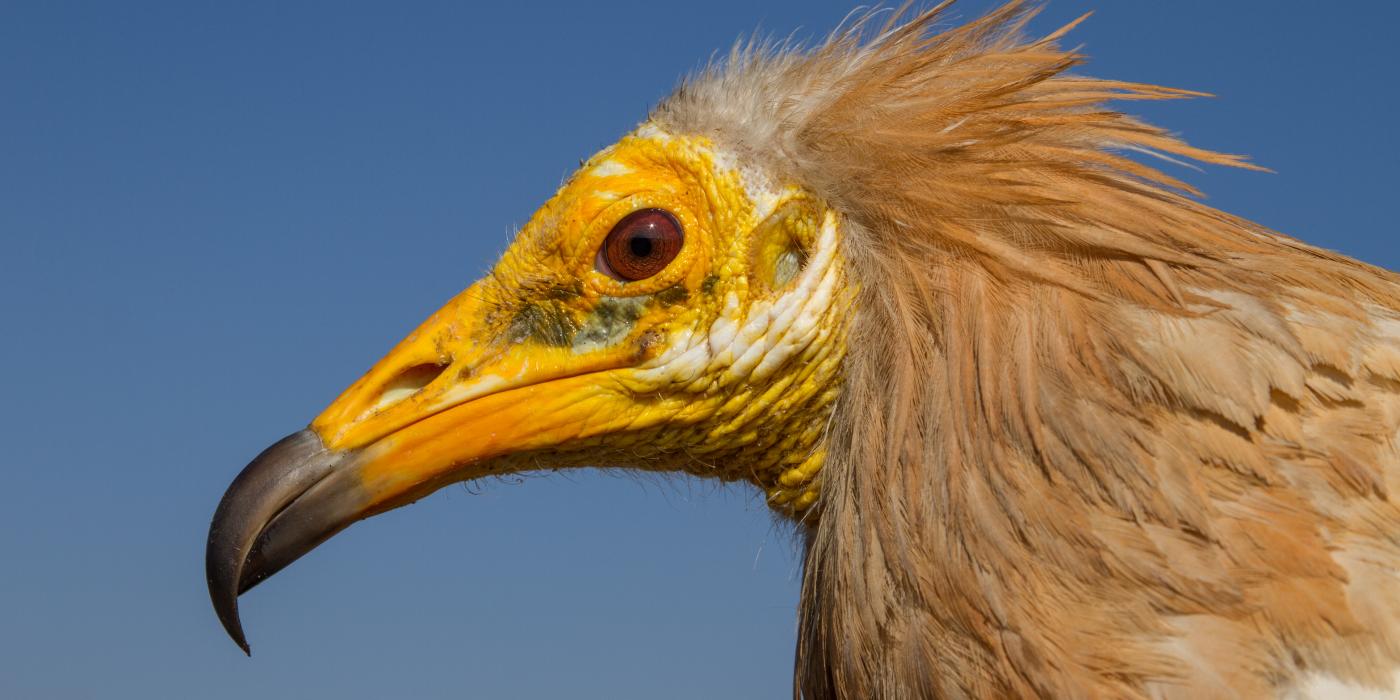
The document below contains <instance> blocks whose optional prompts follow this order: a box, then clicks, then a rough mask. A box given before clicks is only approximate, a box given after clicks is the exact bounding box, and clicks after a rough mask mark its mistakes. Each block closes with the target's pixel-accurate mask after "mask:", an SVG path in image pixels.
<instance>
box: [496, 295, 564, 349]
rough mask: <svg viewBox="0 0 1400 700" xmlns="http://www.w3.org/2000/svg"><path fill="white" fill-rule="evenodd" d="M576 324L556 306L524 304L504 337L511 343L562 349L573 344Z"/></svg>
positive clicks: (549, 304) (552, 304)
mask: <svg viewBox="0 0 1400 700" xmlns="http://www.w3.org/2000/svg"><path fill="white" fill-rule="evenodd" d="M576 333H578V324H577V323H575V322H574V318H573V316H572V315H570V314H569V312H568V311H566V310H565V309H563V308H562V307H561V306H559V305H558V304H554V303H545V304H537V303H534V302H526V303H525V305H523V306H521V307H520V308H519V309H518V310H517V311H516V312H515V316H514V317H513V318H511V321H510V328H509V329H508V330H507V331H506V336H507V337H508V338H510V341H511V342H513V343H520V342H524V341H526V340H532V341H534V342H536V343H539V344H541V345H548V346H550V347H556V348H564V347H568V346H570V345H572V344H573V342H574V335H575V334H576Z"/></svg>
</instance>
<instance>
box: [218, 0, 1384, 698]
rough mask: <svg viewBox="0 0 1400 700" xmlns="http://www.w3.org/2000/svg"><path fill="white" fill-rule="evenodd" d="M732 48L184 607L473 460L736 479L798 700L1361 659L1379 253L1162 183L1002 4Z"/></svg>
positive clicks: (371, 403)
mask: <svg viewBox="0 0 1400 700" xmlns="http://www.w3.org/2000/svg"><path fill="white" fill-rule="evenodd" d="M946 4H947V3H945V4H944V5H940V6H938V7H936V8H933V9H930V10H928V11H924V12H921V13H908V12H905V13H900V12H893V13H890V12H886V13H879V12H875V13H870V14H867V15H864V18H863V19H856V20H854V21H852V22H851V23H849V24H848V25H847V26H846V27H844V28H843V29H840V30H838V31H837V32H835V33H834V34H833V35H831V36H830V38H828V39H827V40H826V41H824V42H822V43H820V44H818V45H816V46H813V47H807V48H802V47H791V46H785V45H776V46H775V45H769V44H764V43H762V42H758V43H749V44H744V45H741V46H740V47H738V48H736V49H735V50H734V51H733V52H731V53H730V54H729V55H728V56H727V57H726V58H724V59H723V60H721V61H718V62H716V63H715V64H713V65H712V66H711V67H709V68H707V69H705V70H703V71H702V72H700V73H699V74H698V75H695V76H693V77H691V78H690V79H688V80H686V81H685V82H684V83H683V84H682V85H681V86H680V87H679V88H678V89H677V90H676V91H675V93H674V94H672V95H671V96H670V97H668V98H667V99H665V100H664V101H663V102H661V103H660V104H659V105H658V106H657V107H656V108H655V109H654V110H653V111H652V113H651V115H650V116H649V117H648V118H647V119H646V120H645V121H644V122H642V123H641V124H640V125H639V126H638V127H636V128H635V129H634V130H633V131H631V132H630V133H628V134H627V135H626V136H624V137H623V138H622V139H621V140H620V141H618V142H617V143H615V144H613V145H612V146H609V147H607V148H605V149H604V150H603V151H601V152H600V153H598V154H597V155H595V156H593V157H592V158H591V159H589V160H588V161H586V162H585V163H583V165H582V167H581V168H580V169H579V170H578V171H577V172H576V173H575V174H574V175H573V176H572V177H571V178H570V179H569V180H568V181H567V182H566V183H565V184H564V185H563V186H562V188H561V189H560V190H559V191H558V192H557V193H556V194H555V195H554V196H553V198H551V199H550V200H549V201H548V202H546V203H545V204H544V206H543V207H542V208H541V209H540V210H539V211H538V213H536V214H535V215H534V217H533V218H532V219H530V221H529V223H528V224H527V225H525V226H524V228H523V229H522V230H521V231H520V232H519V234H518V236H517V237H516V239H515V241H514V243H513V244H512V245H511V246H510V248H509V249H508V250H507V251H506V252H505V253H504V255H503V257H502V258H501V259H500V261H499V263H498V264H497V265H496V266H495V268H494V269H493V270H492V271H491V272H490V273H489V274H488V275H487V276H486V277H485V278H484V279H482V280H480V281H478V282H476V283H475V284H473V285H471V286H470V287H469V288H467V289H466V291H464V292H462V293H461V294H460V295H459V296H457V297H456V298H454V299H452V300H451V301H449V302H448V303H447V305H446V306H444V307H443V308H442V309H440V310H439V311H437V312H436V313H434V314H433V315H432V316H430V317H429V318H428V319H427V321H425V322H424V323H423V324H422V325H421V326H420V327H419V328H418V329H417V330H415V331H414V332H413V333H412V334H410V335H409V336H408V337H407V338H405V339H404V340H403V341H402V342H401V343H399V344H398V346H397V347H395V348H394V349H393V350H392V351H390V352H389V354H388V355H387V356H386V357H384V359H383V360H381V361H380V362H379V363H378V364H377V365H375V366H374V367H373V368H372V369H371V370H370V371H369V372H368V373H367V374H366V375H365V376H364V377H362V378H360V379H359V381H357V382H355V383H354V384H353V385H351V386H350V387H349V388H348V389H347V390H345V392H344V393H343V394H342V395H341V396H340V397H339V398H337V399H335V401H334V402H332V403H331V404H330V407H329V408H327V409H326V410H325V412H323V413H321V414H320V416H319V417H317V418H316V419H315V420H314V421H313V422H312V423H311V425H310V426H309V427H308V428H307V429H305V430H302V431H300V432H297V433H295V434H293V435H291V436H289V437H287V438H285V439H283V440H282V441H280V442H278V443H276V444H275V445H273V446H272V447H270V448H268V449H267V450H266V451H265V452H263V453H262V454H261V455H259V456H258V457H257V458H256V459H255V460H254V461H253V462H252V463H251V464H250V465H249V466H248V467H247V468H246V469H245V470H244V471H243V472H242V473H241V474H239V475H238V477H237V479H235V480H234V482H233V484H232V485H231V486H230V487H229V489H228V492H227V493H226V494H225V495H224V498H223V500H222V502H221V503H220V504H219V506H218V509H217V512H216V513H215V515H214V518H213V522H212V524H211V526H210V530H209V540H208V551H207V562H206V563H207V575H208V584H209V591H210V594H211V597H212V600H213V604H214V607H215V609H216V611H217V613H218V615H219V618H220V619H221V620H222V622H223V624H224V626H225V628H226V629H227V630H228V632H229V634H230V635H232V637H233V638H234V640H235V641H236V642H238V644H239V645H240V646H242V647H243V648H244V649H245V650H246V649H247V642H246V641H245V639H244V635H243V631H242V628H241V625H240V622H239V618H238V609H237V597H238V595H239V594H240V593H242V592H243V591H246V590H247V589H249V588H250V587H252V586H254V585H257V583H258V582H260V581H262V580H264V579H266V578H267V577H268V576H271V575H272V574H274V573H276V572H277V571H279V570H280V569H282V568H283V567H285V566H286V565H288V564H290V563H291V562H292V561H293V560H295V559H296V558H298V557H299V556H301V555H302V554H304V553H306V552H307V551H308V550H310V549H312V548H313V547H315V546H317V545H318V544H319V543H321V542H323V541H324V540H326V539H327V538H329V537H331V536H332V535H334V534H335V533H336V532H338V531H340V530H342V529H344V528H345V527H347V526H348V525H350V524H351V523H353V522H355V521H357V520H360V519H362V518H366V517H369V516H371V515H374V514H376V513H382V512H384V511H386V510H389V509H391V508H395V507H398V506H400V505H404V504H407V503H410V502H412V501H414V500H415V499H419V498H422V497H423V496H425V495H427V494H429V493H431V492H433V491H434V490H436V489H439V488H442V487H443V486H445V485H448V484H452V483H455V482H460V481H464V480H470V479H477V478H480V477H484V476H488V475H500V474H508V473H514V472H520V471H524V470H554V469H561V468H568V467H580V466H600V465H601V466H610V467H625V468H632V469H641V470H653V471H660V472H687V473H690V474H695V475H700V476H704V477H713V478H717V479H721V480H726V481H746V482H749V483H751V484H753V485H754V486H756V487H758V489H759V490H760V491H762V492H763V493H764V494H766V499H767V503H768V504H769V505H770V506H771V507H772V509H773V510H774V511H776V512H777V513H778V514H780V516H781V517H783V518H786V519H789V520H791V522H792V523H794V528H795V529H796V530H797V532H798V533H799V537H800V538H801V540H802V542H803V548H804V569H803V574H802V593H801V599H800V601H799V603H798V605H799V630H798V635H797V647H796V661H795V680H794V693H795V694H796V695H798V696H800V697H805V698H813V699H816V698H935V697H948V698H1001V697H1077V698H1089V697H1102V698H1212V697H1242V698H1265V697H1308V696H1323V695H1327V694H1329V693H1332V692H1341V691H1344V690H1350V691H1355V692H1358V693H1361V692H1374V693H1383V692H1387V691H1391V690H1394V689H1395V686H1394V685H1392V671H1393V670H1394V669H1397V668H1400V582H1398V581H1397V568H1396V567H1397V566H1400V510H1397V505H1396V501H1395V500H1392V499H1391V497H1390V496H1391V494H1392V493H1400V453H1397V449H1398V448H1400V445H1397V429H1400V278H1397V277H1396V276H1395V275H1394V274H1392V273H1390V272H1387V271H1385V270H1381V269H1377V268H1375V267H1371V266H1368V265H1366V264H1363V263H1360V262H1357V261H1355V260H1352V259H1349V258H1346V257H1344V256H1341V255H1338V254H1335V253H1332V252H1328V251H1325V250H1320V249H1318V248H1314V247H1312V246H1309V245H1305V244H1303V243H1300V242H1298V241H1296V240H1293V239H1291V238H1288V237H1285V236H1283V235H1280V234H1278V233H1275V232H1273V231H1270V230H1267V229H1265V228H1263V227H1261V226H1259V225H1257V224H1254V223H1251V222H1249V221H1246V220H1243V219H1240V218H1237V217H1234V216H1231V215H1229V214H1226V213H1224V212H1221V211H1218V210H1216V209H1213V208H1211V207H1209V206H1206V205H1204V204H1202V203H1201V202H1200V201H1199V200H1198V199H1197V198H1196V197H1195V194H1196V193H1195V191H1194V190H1193V189H1192V188H1191V186H1190V185H1188V184H1186V183H1184V182H1182V181H1179V180H1177V179H1175V178H1173V177H1171V176H1169V175H1166V174H1164V173H1163V172H1161V171H1160V170H1158V169H1156V168H1154V167H1151V166H1150V165H1147V164H1144V160H1143V159H1139V158H1138V157H1139V156H1142V155H1144V154H1147V155H1155V156H1159V157H1161V158H1163V159H1165V160H1168V161H1171V160H1195V161H1199V162H1204V163H1209V164H1217V165H1226V166H1238V167H1246V168H1249V167H1254V166H1251V165H1250V164H1249V163H1247V162H1246V161H1245V160H1244V159H1243V158H1241V157H1238V156H1234V155H1225V154H1221V153H1215V152H1211V151H1207V150H1202V149H1199V148H1195V147H1192V146H1190V145H1187V144H1186V143H1184V142H1182V141H1180V140H1178V139H1176V138H1174V137H1173V136H1171V135H1169V134H1168V133H1167V132H1165V131H1163V130H1161V129H1159V128H1157V127H1154V126H1151V125H1149V124H1146V123H1143V122H1142V121H1139V120H1137V119H1134V118H1132V117H1129V116H1125V115H1124V114H1122V113H1119V112H1116V111H1113V110H1112V109H1110V108H1109V107H1108V106H1106V103H1109V102H1113V101H1121V100H1166V99H1175V98H1181V97H1187V96H1191V95H1194V94H1196V93H1192V92H1188V91H1184V90H1177V89H1171V88H1164V87H1157V86H1153V85H1144V84H1138V83H1129V82H1120V81H1115V80H1098V79H1093V78H1088V77H1083V76H1081V75H1078V74H1076V73H1073V72H1071V70H1072V69H1073V68H1074V67H1075V66H1076V65H1077V64H1079V63H1080V62H1081V56H1080V55H1078V54H1077V53H1075V52H1074V51H1071V50H1066V49H1064V48H1061V47H1060V45H1059V41H1060V39H1061V38H1062V36H1063V35H1064V34H1065V33H1066V32H1067V31H1068V30H1069V29H1070V28H1071V27H1072V26H1073V25H1072V24H1071V25H1070V26H1067V27H1065V28H1063V29H1061V30H1059V31H1056V32H1054V33H1052V34H1050V35H1049V36H1044V37H1042V38H1033V37H1032V38H1028V37H1027V33H1026V31H1025V27H1026V24H1027V22H1028V21H1029V20H1030V18H1031V17H1032V16H1033V15H1034V13H1035V8H1034V7H1031V6H1029V5H1027V4H1025V3H1023V2H1020V1H1013V2H1010V3H1009V4H1007V5H1005V6H1003V7H1001V8H999V9H996V10H994V11H992V12H990V13H989V14H987V15H985V16H983V17H982V18H980V19H977V20H975V21H972V22H970V23H967V24H964V25H962V26H958V27H955V28H948V29H939V28H935V24H936V22H937V21H938V19H939V18H940V12H941V11H942V10H943V9H944V8H945V6H946Z"/></svg>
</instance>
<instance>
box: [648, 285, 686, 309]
mask: <svg viewBox="0 0 1400 700" xmlns="http://www.w3.org/2000/svg"><path fill="white" fill-rule="evenodd" d="M689 298H690V290H689V289H686V288H685V286H684V285H680V284H678V285H676V286H674V287H667V288H665V289H663V290H661V291H660V292H657V293H656V300H657V301H659V302H661V304H662V305H664V306H675V305H676V304H679V303H681V302H683V301H685V300H686V299H689Z"/></svg>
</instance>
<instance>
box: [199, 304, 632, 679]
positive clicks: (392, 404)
mask: <svg viewBox="0 0 1400 700" xmlns="http://www.w3.org/2000/svg"><path fill="white" fill-rule="evenodd" d="M477 296H478V295H475V294H473V290H471V289H468V290H467V291H466V292H464V293H463V294H461V295H459V296H458V297H457V298H456V299H454V300H453V301H451V302H449V303H448V305H447V306H445V307H444V308H443V309H442V310H441V311H439V312H438V313H437V314H434V315H433V316H432V317H431V318H429V319H428V320H427V321H426V322H425V323H424V324H423V325H422V326H421V327H420V328H419V329H418V330H417V331H415V332H414V333H413V334H411V335H409V337H408V338H407V339H405V340H404V341H403V342H401V343H400V344H399V346H398V347H396V348H395V349H394V350H393V351H391V352H390V353H389V355H388V356H386V357H385V358H384V359H382V360H381V361H380V362H379V363H378V364H376V365H375V367H374V368H372V369H371V370H370V371H369V372H368V373H367V374H366V375H365V376H364V377H363V378H361V379H360V380H359V381H358V382H356V383H355V384H354V385H352V386H351V387H350V388H349V389H347V390H346V391H345V393H343V394H342V395H341V396H340V397H339V398H337V399H336V400H335V401H334V402H333V403H332V404H331V405H330V406H329V407H328V408H327V409H326V410H325V412H323V413H322V414H321V415H320V416H319V417H317V419H316V420H315V421H313V422H312V424H311V426H310V427H309V428H307V429H306V430H302V431H300V432H297V433H293V434H292V435H289V436H287V437H285V438H283V439H282V440H280V441H278V442H277V443H276V444H274V445H272V446H271V447H269V448H267V450H265V451H264V452H263V453H262V454H260V455H258V457H257V458H256V459H254V460H253V461H252V463H250V464H249V465H248V466H247V467H246V468H245V469H244V470H243V472H242V473H240V474H239V475H238V477H237V478H236V479H234V481H233V483H232V485H230V486H229V488H228V491H227V492H226V493H225V494H224V497H223V500H222V501H221V502H220V503H219V506H218V509H217V510H216V512H215V513H214V519H213V521H212V522H211V523H210V526H209V540H208V544H207V548H206V550H205V572H206V575H207V578H208V584H209V595H210V598H211V599H212V601H213V604H214V610H215V611H216V612H217V613H218V616H219V620H220V621H221V622H222V623H223V626H224V629H225V630H227V631H228V633H229V636H230V637H232V638H233V640H234V641H235V642H237V643H238V645H239V647H241V648H242V649H243V651H244V652H248V651H249V647H248V642H247V640H246V638H245V637H244V634H243V629H242V625H241V623H240V621H239V617H238V596H239V595H240V594H242V593H243V592H244V591H247V590H248V589H250V588H252V587H253V586H255V585H257V584H258V583H259V582H261V581H263V580H265V579H267V578H268V577H270V576H272V575H273V574H275V573H277V572H278V571H280V570H281V569H282V568H283V567H285V566H287V565H288V564H290V563H292V562H293V561H295V560H296V559H297V558H298V557H300V556H302V555H303V554H306V553H307V552H309V551H311V550H312V549H313V548H315V547H316V546H317V545H319V544H321V543H322V542H324V541H326V540H327V539H329V538H330V537H331V536H333V535H335V534H336V533H338V532H340V531H341V530H343V529H345V528H346V527H349V526H350V525H351V524H353V523H354V522H356V521H358V520H361V519H364V518H367V517H369V516H371V515H375V514H377V513H382V512H384V511H386V510H390V509H393V508H397V507H399V506H401V505H406V504H408V503H411V502H413V501H415V500H417V499H419V498H422V497H424V496H426V495H428V494H430V493H432V492H433V491H436V490H437V489H439V488H441V487H443V486H445V485H447V484H450V483H454V482H457V481H464V480H468V479H473V478H477V477H480V476H484V475H488V474H493V473H496V474H499V473H504V472H509V471H512V470H513V467H512V466H511V464H521V463H526V462H525V461H524V459H522V461H520V462H514V463H512V462H510V460H508V459H502V458H508V457H512V456H521V455H526V454H529V453H533V454H530V456H529V457H528V463H529V464H537V463H540V460H547V459H548V458H549V456H550V455H552V454H557V453H559V452H560V451H561V450H562V449H563V448H565V447H566V446H567V445H568V444H569V443H571V442H574V441H577V440H579V439H582V438H588V437H592V436H597V435H604V434H608V433H613V432H617V431H619V430H622V429H624V428H627V427H629V426H631V425H635V419H634V416H632V415H631V414H630V413H629V412H628V411H627V410H625V408H626V401H625V399H623V398H622V396H621V394H620V392H619V389H618V384H617V383H616V382H609V381H605V380H604V379H603V377H604V376H605V375H609V374H612V370H617V369H621V368H625V367H628V366H632V365H634V364H636V363H637V362H638V361H639V359H641V358H640V357H639V355H638V354H637V351H636V349H635V348H633V349H630V350H629V349H626V348H621V347H620V348H617V349H601V350H595V351H590V352H585V353H577V352H574V351H572V350H571V349H570V348H561V347H546V346H533V345H529V344H523V345H522V344H514V345H512V346H510V347H509V348H507V349H504V350H503V349H502V347H501V346H500V345H499V344H493V343H490V342H483V341H479V340H477V338H481V337H489V335H490V334H489V333H485V332H481V331H463V330H462V329H463V327H464V326H467V327H470V319H476V318H481V317H482V311H481V309H479V308H477V306H478V302H476V301H473V300H474V299H475V298H476V297H477ZM463 319H467V321H463ZM444 348H446V349H447V351H446V356H445V355H444Z"/></svg>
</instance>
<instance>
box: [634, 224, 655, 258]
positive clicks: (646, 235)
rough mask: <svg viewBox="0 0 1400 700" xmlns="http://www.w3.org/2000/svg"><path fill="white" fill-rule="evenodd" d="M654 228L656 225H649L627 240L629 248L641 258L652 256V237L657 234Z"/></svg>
mask: <svg viewBox="0 0 1400 700" xmlns="http://www.w3.org/2000/svg"><path fill="white" fill-rule="evenodd" d="M654 228H655V226H654V225H653V226H647V227H646V228H644V229H642V230H641V231H637V232H636V233H635V234H633V236H632V238H630V239H628V241H627V249H628V250H630V251H631V252H632V254H633V255H635V256H637V257H639V258H648V257H651V249H652V247H653V244H652V241H651V237H652V236H654V235H656V231H654V230H653V229H654Z"/></svg>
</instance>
